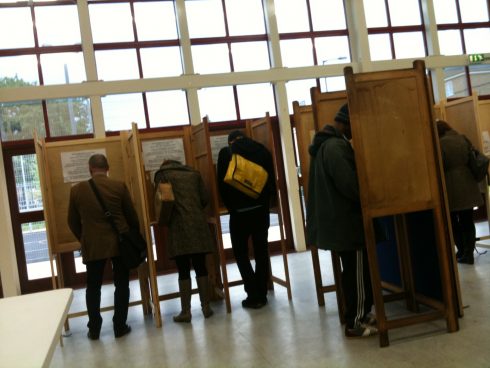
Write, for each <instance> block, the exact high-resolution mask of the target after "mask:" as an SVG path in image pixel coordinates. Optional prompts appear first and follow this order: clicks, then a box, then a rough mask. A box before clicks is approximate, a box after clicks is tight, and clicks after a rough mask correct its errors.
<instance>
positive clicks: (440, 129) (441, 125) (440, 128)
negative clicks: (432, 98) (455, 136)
mask: <svg viewBox="0 0 490 368" xmlns="http://www.w3.org/2000/svg"><path fill="white" fill-rule="evenodd" d="M436 123H437V135H438V136H439V137H442V136H443V135H444V134H446V132H448V131H450V130H453V128H451V125H449V124H448V123H447V122H446V121H444V120H437V121H436Z"/></svg>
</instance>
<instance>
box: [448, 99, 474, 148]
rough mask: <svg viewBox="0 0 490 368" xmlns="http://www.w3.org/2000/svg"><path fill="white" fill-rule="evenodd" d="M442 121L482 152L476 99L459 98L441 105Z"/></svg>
mask: <svg viewBox="0 0 490 368" xmlns="http://www.w3.org/2000/svg"><path fill="white" fill-rule="evenodd" d="M443 108H444V117H445V118H444V119H445V120H446V121H447V122H448V123H449V125H451V127H452V128H453V129H455V130H456V131H457V132H458V133H461V134H464V135H465V136H466V137H467V138H468V139H469V140H470V141H471V143H472V144H473V146H475V147H476V148H477V149H478V150H479V151H480V152H482V151H483V147H482V139H481V132H480V126H479V124H478V97H477V96H476V95H473V96H469V97H464V98H459V99H457V100H454V101H450V102H446V103H444V105H443Z"/></svg>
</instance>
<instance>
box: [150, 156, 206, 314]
mask: <svg viewBox="0 0 490 368" xmlns="http://www.w3.org/2000/svg"><path fill="white" fill-rule="evenodd" d="M160 182H170V183H171V184H172V190H173V194H174V197H175V202H174V207H173V209H172V215H171V217H170V222H169V224H168V238H167V242H166V249H167V254H168V256H169V258H171V259H174V260H175V263H176V264H177V269H178V271H179V291H180V302H181V306H182V311H181V312H180V314H178V315H176V316H174V321H175V322H190V321H191V318H192V315H191V294H192V284H191V264H192V266H193V267H194V271H195V273H196V283H197V287H198V291H199V297H200V300H201V308H202V312H203V315H204V317H205V318H209V317H211V316H212V315H213V311H212V309H211V307H210V306H209V280H208V271H207V268H206V253H211V252H213V250H214V249H215V248H214V242H213V238H212V236H211V232H210V230H209V225H208V222H207V219H206V214H205V211H204V209H205V208H206V206H207V204H208V201H209V198H208V194H207V192H206V189H205V187H204V182H203V180H202V177H201V174H200V173H199V171H197V170H194V169H193V168H191V167H189V166H186V165H183V164H181V163H180V162H178V161H174V160H166V161H164V162H163V164H162V165H161V166H160V170H158V171H157V172H156V173H155V178H154V183H155V186H157V185H158V183H160Z"/></svg>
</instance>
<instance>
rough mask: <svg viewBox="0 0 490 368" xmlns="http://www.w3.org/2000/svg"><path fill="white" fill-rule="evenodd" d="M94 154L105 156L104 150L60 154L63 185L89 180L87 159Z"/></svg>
mask: <svg viewBox="0 0 490 368" xmlns="http://www.w3.org/2000/svg"><path fill="white" fill-rule="evenodd" d="M96 153H98V154H102V155H104V156H105V155H106V153H105V148H100V149H95V150H88V151H74V152H61V168H62V170H63V181H64V182H65V183H78V182H80V181H84V180H88V179H90V171H89V170H88V159H89V158H90V156H92V155H93V154H96Z"/></svg>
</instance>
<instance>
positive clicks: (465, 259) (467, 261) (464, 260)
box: [458, 256, 475, 265]
mask: <svg viewBox="0 0 490 368" xmlns="http://www.w3.org/2000/svg"><path fill="white" fill-rule="evenodd" d="M458 263H464V264H470V265H472V264H474V263H475V258H473V256H471V257H461V258H458Z"/></svg>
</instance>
